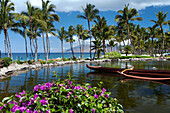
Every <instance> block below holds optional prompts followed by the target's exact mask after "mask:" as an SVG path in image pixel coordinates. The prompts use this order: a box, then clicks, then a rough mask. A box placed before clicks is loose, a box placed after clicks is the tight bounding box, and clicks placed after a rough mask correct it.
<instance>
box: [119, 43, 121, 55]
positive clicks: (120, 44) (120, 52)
mask: <svg viewBox="0 0 170 113" xmlns="http://www.w3.org/2000/svg"><path fill="white" fill-rule="evenodd" d="M119 48H120V53H122V47H121V42H120V41H119Z"/></svg>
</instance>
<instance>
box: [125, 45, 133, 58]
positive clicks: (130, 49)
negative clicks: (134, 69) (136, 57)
mask: <svg viewBox="0 0 170 113" xmlns="http://www.w3.org/2000/svg"><path fill="white" fill-rule="evenodd" d="M124 51H125V54H126V56H127V54H129V53H131V51H132V47H131V46H129V45H126V46H125V47H124Z"/></svg>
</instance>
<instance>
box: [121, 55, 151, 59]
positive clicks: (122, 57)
mask: <svg viewBox="0 0 170 113" xmlns="http://www.w3.org/2000/svg"><path fill="white" fill-rule="evenodd" d="M129 58H152V57H150V56H140V55H134V56H121V57H120V59H129Z"/></svg>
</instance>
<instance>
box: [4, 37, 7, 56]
mask: <svg viewBox="0 0 170 113" xmlns="http://www.w3.org/2000/svg"><path fill="white" fill-rule="evenodd" d="M4 45H5V57H7V42H6V38H4Z"/></svg>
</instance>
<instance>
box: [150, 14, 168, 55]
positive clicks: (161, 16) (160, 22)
mask: <svg viewBox="0 0 170 113" xmlns="http://www.w3.org/2000/svg"><path fill="white" fill-rule="evenodd" d="M167 14H168V12H166V13H165V14H164V13H163V11H159V12H158V14H156V17H157V19H158V20H157V21H156V20H150V21H152V22H154V23H155V25H154V26H155V27H157V26H159V27H160V28H161V33H162V51H161V56H162V55H163V50H164V48H165V47H164V45H165V38H164V31H163V25H166V24H168V21H165V19H166V17H167Z"/></svg>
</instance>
